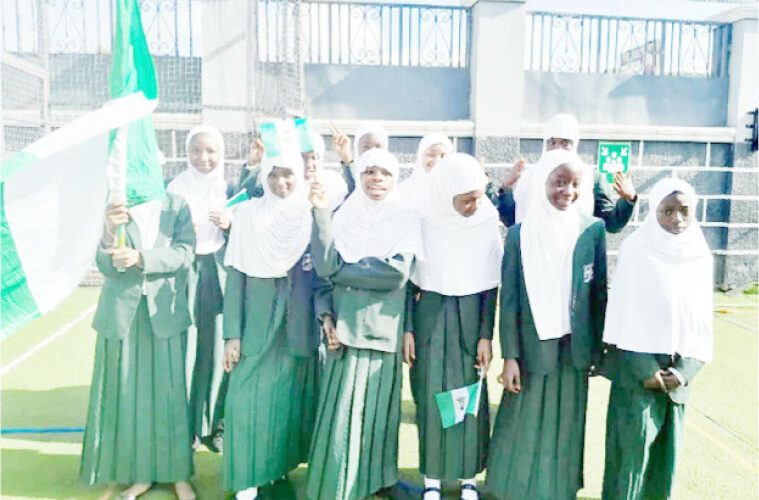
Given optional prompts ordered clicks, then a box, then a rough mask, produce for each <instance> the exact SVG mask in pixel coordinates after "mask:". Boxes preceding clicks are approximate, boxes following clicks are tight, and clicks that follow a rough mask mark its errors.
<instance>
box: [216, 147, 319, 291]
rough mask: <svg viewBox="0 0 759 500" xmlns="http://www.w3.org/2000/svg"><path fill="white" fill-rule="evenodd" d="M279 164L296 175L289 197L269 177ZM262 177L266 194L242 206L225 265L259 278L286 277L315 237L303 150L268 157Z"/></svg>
mask: <svg viewBox="0 0 759 500" xmlns="http://www.w3.org/2000/svg"><path fill="white" fill-rule="evenodd" d="M275 166H277V167H279V166H281V167H285V168H290V169H292V171H293V173H294V174H295V189H294V191H293V192H292V193H291V194H290V196H288V197H287V198H280V197H279V196H277V195H276V194H274V193H272V192H271V189H270V188H269V183H268V177H269V174H270V173H271V171H272V169H273V168H274V167H275ZM259 178H260V179H261V185H262V186H263V189H264V195H263V196H262V197H261V198H252V199H250V200H248V201H246V202H243V203H241V204H239V205H238V207H239V208H238V209H237V211H236V212H235V222H234V224H233V225H232V230H231V232H230V234H229V242H228V243H227V250H226V258H225V259H224V265H226V266H232V267H234V268H235V269H237V270H238V271H240V272H242V273H245V274H246V275H248V276H253V277H256V278H282V277H285V276H287V273H288V271H290V269H291V268H292V267H293V266H294V265H295V264H296V263H297V262H298V260H299V259H300V258H301V257H302V256H303V252H305V251H306V248H307V247H308V244H309V241H310V239H311V209H310V207H311V205H310V204H309V202H308V198H307V197H306V194H305V193H304V191H305V184H306V183H305V182H304V179H303V159H302V158H301V156H300V153H298V152H297V151H292V152H283V154H282V155H281V156H278V157H274V158H271V157H264V160H263V162H262V165H261V173H260V174H259Z"/></svg>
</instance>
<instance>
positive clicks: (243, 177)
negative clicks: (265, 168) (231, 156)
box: [233, 165, 264, 198]
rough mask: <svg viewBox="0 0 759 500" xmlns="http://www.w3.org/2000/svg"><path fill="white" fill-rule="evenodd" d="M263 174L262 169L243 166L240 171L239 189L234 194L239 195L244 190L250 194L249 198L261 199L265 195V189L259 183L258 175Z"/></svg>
mask: <svg viewBox="0 0 759 500" xmlns="http://www.w3.org/2000/svg"><path fill="white" fill-rule="evenodd" d="M260 172H261V167H253V168H247V165H243V167H242V170H241V171H240V182H238V183H237V188H236V189H235V190H234V191H235V192H234V193H233V194H237V193H239V192H240V191H242V190H243V189H244V190H245V191H247V192H248V198H260V197H262V196H263V195H264V188H263V187H262V186H261V185H260V184H259V183H258V174H259V173H260Z"/></svg>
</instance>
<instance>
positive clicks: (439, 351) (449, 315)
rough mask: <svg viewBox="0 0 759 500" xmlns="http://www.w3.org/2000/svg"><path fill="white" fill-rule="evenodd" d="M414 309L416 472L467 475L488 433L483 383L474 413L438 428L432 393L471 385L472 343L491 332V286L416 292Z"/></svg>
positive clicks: (483, 457)
mask: <svg viewBox="0 0 759 500" xmlns="http://www.w3.org/2000/svg"><path fill="white" fill-rule="evenodd" d="M418 294H419V295H418V296H419V300H418V301H415V308H414V313H413V315H414V333H415V335H414V338H415V346H416V362H415V363H414V365H413V367H412V368H411V370H410V379H411V391H412V394H413V396H414V402H415V403H416V425H417V428H418V430H419V471H420V472H421V473H422V474H423V475H425V476H427V477H430V478H434V479H443V480H449V481H455V480H457V479H469V478H472V477H474V476H475V475H476V474H477V473H479V472H481V471H482V470H483V469H484V468H485V463H486V461H487V452H488V441H489V439H488V438H489V433H490V418H489V415H488V393H487V389H486V388H484V389H483V391H482V394H481V399H480V408H479V411H478V415H477V417H476V418H475V417H474V416H473V415H467V416H466V418H465V419H464V421H463V422H461V423H459V424H456V425H454V426H453V427H450V428H448V429H443V427H442V423H441V420H440V412H439V410H438V408H437V405H436V404H435V394H436V393H439V392H443V391H449V390H452V389H457V388H459V387H463V386H465V385H470V384H474V383H476V382H477V380H478V379H479V376H478V374H477V370H476V369H475V368H474V365H475V363H476V362H477V344H478V342H479V340H480V339H481V338H484V339H490V338H492V336H493V322H494V319H495V301H496V297H497V293H496V290H495V289H493V290H488V291H486V292H482V293H478V294H473V295H466V296H463V297H448V296H444V295H440V294H437V293H434V292H427V291H419V292H418Z"/></svg>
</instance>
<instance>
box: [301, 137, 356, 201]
mask: <svg viewBox="0 0 759 500" xmlns="http://www.w3.org/2000/svg"><path fill="white" fill-rule="evenodd" d="M309 140H310V142H311V150H309V151H301V154H302V155H303V162H304V169H305V178H306V181H307V183H308V185H309V186H310V185H311V184H312V183H313V182H316V181H318V182H320V183H321V184H322V185H323V186H324V190H325V191H326V193H327V198H328V202H329V207H330V208H331V209H332V210H335V209H336V208H337V207H339V206H340V204H342V202H343V200H345V197H346V196H348V185H347V184H346V183H345V179H343V176H342V175H340V174H339V173H338V172H335V171H334V170H329V169H326V168H324V167H323V162H324V151H325V146H324V139H322V136H321V135H320V134H317V133H316V132H314V131H313V130H310V131H309ZM311 155H313V157H311ZM308 192H309V188H308V187H306V189H305V194H306V196H308Z"/></svg>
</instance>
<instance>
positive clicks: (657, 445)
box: [603, 350, 703, 500]
mask: <svg viewBox="0 0 759 500" xmlns="http://www.w3.org/2000/svg"><path fill="white" fill-rule="evenodd" d="M608 358H609V361H608V362H607V363H605V364H606V365H607V366H608V373H609V376H610V378H611V381H612V385H611V394H610V397H609V411H608V413H607V417H606V458H605V462H606V463H605V467H604V482H603V498H604V499H605V500H622V499H624V500H638V499H641V500H642V499H648V498H658V499H667V498H672V486H673V484H674V476H675V465H676V462H677V456H678V454H679V452H680V449H681V447H682V441H683V431H684V429H685V403H686V402H687V399H688V392H689V389H690V385H689V384H690V382H691V381H692V380H693V378H694V377H695V376H696V374H697V373H698V371H699V370H700V369H701V367H702V366H703V363H702V362H701V361H698V360H696V359H692V358H681V357H679V356H676V357H672V356H669V355H666V354H645V353H637V352H631V351H624V350H612V351H611V353H610V355H609V356H608ZM670 367H674V368H675V369H676V370H678V371H679V372H680V373H681V374H682V375H683V377H685V379H686V380H687V381H688V384H686V385H684V386H680V387H678V388H677V389H675V390H674V391H672V392H669V393H663V392H659V391H654V390H649V389H644V388H643V380H645V379H647V378H649V377H651V376H653V374H654V373H655V372H656V371H657V370H659V369H667V368H670Z"/></svg>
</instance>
